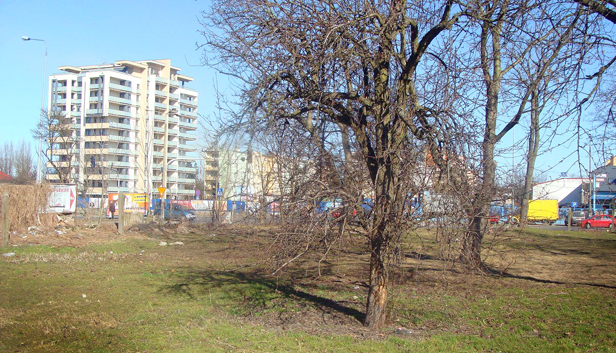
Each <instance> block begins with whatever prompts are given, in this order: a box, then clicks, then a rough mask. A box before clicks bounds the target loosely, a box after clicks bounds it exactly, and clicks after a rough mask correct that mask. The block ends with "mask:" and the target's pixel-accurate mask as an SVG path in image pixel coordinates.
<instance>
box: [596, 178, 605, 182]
mask: <svg viewBox="0 0 616 353" xmlns="http://www.w3.org/2000/svg"><path fill="white" fill-rule="evenodd" d="M595 181H605V179H603V178H595Z"/></svg>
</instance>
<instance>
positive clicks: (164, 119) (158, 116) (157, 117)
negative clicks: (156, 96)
mask: <svg viewBox="0 0 616 353" xmlns="http://www.w3.org/2000/svg"><path fill="white" fill-rule="evenodd" d="M154 120H156V121H162V122H167V119H166V118H165V117H164V116H162V115H159V114H155V115H154Z"/></svg>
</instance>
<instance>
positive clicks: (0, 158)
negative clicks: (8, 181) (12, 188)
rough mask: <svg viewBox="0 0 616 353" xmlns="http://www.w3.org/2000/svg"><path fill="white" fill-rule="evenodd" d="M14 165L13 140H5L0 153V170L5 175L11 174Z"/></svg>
mask: <svg viewBox="0 0 616 353" xmlns="http://www.w3.org/2000/svg"><path fill="white" fill-rule="evenodd" d="M14 166H15V151H14V148H13V141H5V142H4V145H3V146H2V151H1V153H0V170H1V171H3V172H4V173H6V174H7V175H10V176H13V169H14Z"/></svg>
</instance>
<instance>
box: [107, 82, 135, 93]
mask: <svg viewBox="0 0 616 353" xmlns="http://www.w3.org/2000/svg"><path fill="white" fill-rule="evenodd" d="M109 90H111V91H119V92H132V91H133V87H131V86H125V85H120V84H117V83H110V84H109Z"/></svg>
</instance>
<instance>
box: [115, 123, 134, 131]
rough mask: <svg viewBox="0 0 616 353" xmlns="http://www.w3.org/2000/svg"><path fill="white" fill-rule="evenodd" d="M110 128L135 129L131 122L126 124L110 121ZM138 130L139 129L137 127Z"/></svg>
mask: <svg viewBox="0 0 616 353" xmlns="http://www.w3.org/2000/svg"><path fill="white" fill-rule="evenodd" d="M108 126H109V128H111V129H117V130H133V128H132V127H131V126H130V124H124V123H114V122H111V123H108ZM135 130H138V129H135Z"/></svg>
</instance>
